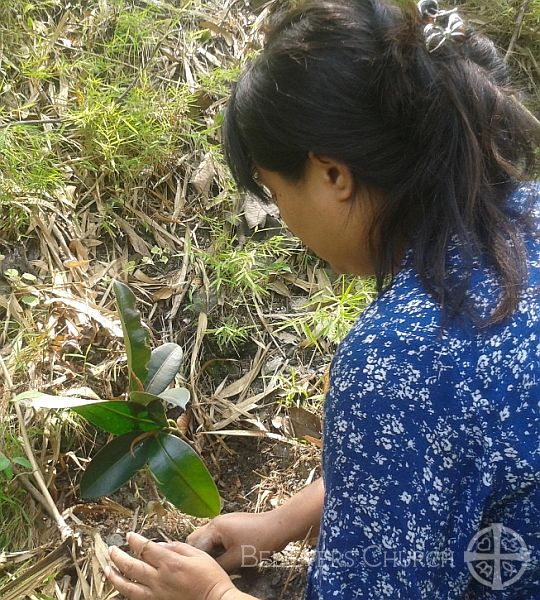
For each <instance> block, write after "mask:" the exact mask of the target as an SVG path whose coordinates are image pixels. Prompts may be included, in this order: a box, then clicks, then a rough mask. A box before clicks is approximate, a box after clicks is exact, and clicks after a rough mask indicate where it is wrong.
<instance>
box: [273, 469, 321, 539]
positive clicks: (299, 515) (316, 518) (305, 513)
mask: <svg viewBox="0 0 540 600" xmlns="http://www.w3.org/2000/svg"><path fill="white" fill-rule="evenodd" d="M323 502H324V484H323V479H322V477H320V478H319V479H316V480H315V481H314V482H313V483H310V484H309V485H307V486H306V487H305V488H303V489H302V490H300V491H299V492H298V493H297V494H295V495H294V496H292V497H291V498H289V499H288V500H287V501H286V502H284V503H283V504H282V505H281V506H278V507H277V508H275V509H274V510H273V511H271V514H272V513H273V516H274V522H275V527H276V528H277V529H278V530H282V531H283V533H284V534H285V537H286V543H285V545H286V544H287V543H288V542H292V541H296V540H303V539H305V537H306V536H307V535H309V537H310V538H313V537H317V536H318V535H319V527H320V521H321V514H322V511H323Z"/></svg>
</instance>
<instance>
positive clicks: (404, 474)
mask: <svg viewBox="0 0 540 600" xmlns="http://www.w3.org/2000/svg"><path fill="white" fill-rule="evenodd" d="M451 345H452V346H453V349H452V350H450V345H449V344H448V340H445V339H444V338H438V337H437V336H435V335H432V336H428V337H425V336H422V335H419V334H415V333H413V332H411V331H409V332H408V333H406V334H405V333H400V332H399V331H395V332H393V333H390V334H381V333H380V332H371V333H370V332H366V331H360V332H359V333H357V334H356V335H353V336H349V338H348V339H347V340H346V342H345V343H344V344H342V347H340V349H339V351H338V354H337V355H336V357H335V360H334V363H333V366H332V370H331V383H330V390H329V393H328V395H327V398H326V400H325V413H324V445H323V475H324V482H325V503H324V510H323V517H322V522H321V534H320V538H319V546H318V548H317V552H316V557H315V562H316V564H315V565H314V567H313V573H312V578H313V579H314V584H316V587H317V588H318V593H319V596H318V597H319V598H320V599H321V600H323V599H324V600H329V599H330V598H340V599H347V600H349V599H350V600H368V599H377V600H379V599H381V598H393V599H395V598H407V600H416V599H421V598H422V599H423V598H429V600H436V599H439V598H440V599H441V600H442V599H443V598H444V600H451V599H454V598H455V599H457V598H464V597H465V596H464V592H465V590H466V588H467V583H468V581H469V580H470V572H469V569H468V567H467V564H466V563H465V561H464V552H465V550H466V549H467V544H468V542H469V541H470V539H471V538H472V537H473V536H474V534H475V533H476V532H477V531H478V526H479V524H480V521H481V518H482V507H483V506H484V504H485V500H486V497H487V496H488V494H489V492H490V480H489V469H490V465H489V458H488V454H489V451H488V446H489V440H487V439H486V433H485V432H486V427H485V426H484V424H483V421H482V417H481V416H480V415H481V414H482V410H481V409H482V403H481V402H480V404H478V402H477V401H475V392H474V378H471V377H470V376H469V375H468V373H469V372H470V369H468V366H469V363H468V362H467V356H468V352H469V348H468V346H467V342H466V341H463V342H460V341H459V340H458V341H456V340H455V339H454V340H452V344H451ZM476 400H479V399H478V398H476ZM478 406H480V410H478ZM315 580H316V581H315Z"/></svg>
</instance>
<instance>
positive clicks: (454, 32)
mask: <svg viewBox="0 0 540 600" xmlns="http://www.w3.org/2000/svg"><path fill="white" fill-rule="evenodd" d="M418 10H419V11H420V14H421V15H422V19H423V21H424V23H426V25H425V27H424V37H425V38H426V48H427V50H428V52H430V53H431V52H435V51H436V50H438V49H439V48H440V47H441V46H442V45H443V44H445V43H446V42H448V41H452V42H457V41H463V40H464V39H465V23H464V22H463V19H462V18H461V17H460V16H459V15H458V13H457V10H458V9H457V8H453V9H452V10H439V3H438V2H437V0H420V2H418Z"/></svg>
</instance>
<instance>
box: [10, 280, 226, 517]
mask: <svg viewBox="0 0 540 600" xmlns="http://www.w3.org/2000/svg"><path fill="white" fill-rule="evenodd" d="M113 287H114V293H115V296H116V302H117V305H118V312H119V314H120V320H121V323H122V329H123V332H124V342H125V346H126V354H127V364H128V371H129V385H128V388H129V389H128V391H127V393H126V397H127V399H125V400H118V399H115V400H88V399H83V398H73V397H65V396H50V395H48V394H43V393H41V392H38V391H28V392H24V393H22V394H19V395H18V396H16V397H15V398H14V401H15V402H25V403H29V404H30V405H31V406H33V407H34V408H49V409H66V408H68V409H70V410H72V411H74V412H76V413H77V414H79V415H81V416H82V417H83V418H84V419H86V420H87V421H89V422H90V423H92V424H93V425H95V426H97V427H99V428H101V429H103V430H104V431H106V432H108V433H110V434H113V435H114V436H115V437H114V438H113V439H112V440H111V441H110V442H108V443H107V444H106V445H105V446H103V448H101V450H99V452H98V453H97V454H96V455H95V456H94V457H93V459H92V460H91V462H90V463H89V464H88V466H87V467H86V470H85V472H84V473H83V475H82V478H81V482H80V492H81V497H82V498H83V499H95V498H99V497H101V496H108V495H110V494H112V493H113V492H115V491H116V490H118V489H119V488H120V487H121V486H122V485H124V484H125V483H127V482H128V481H129V480H130V479H131V478H132V477H133V476H134V475H135V474H136V473H137V471H139V470H140V469H142V468H144V467H148V468H149V470H150V473H151V474H152V476H153V478H154V479H155V481H156V484H157V487H158V489H159V490H160V491H161V492H162V493H163V495H164V496H165V498H166V499H167V500H168V501H169V502H171V503H172V504H173V505H174V506H176V507H177V508H178V509H180V510H181V511H182V512H185V513H187V514H189V515H193V516H196V517H213V516H216V515H218V514H219V513H220V511H221V499H220V497H219V493H218V490H217V487H216V484H215V483H214V480H213V479H212V477H211V475H210V473H209V472H208V469H207V468H206V466H205V464H204V462H203V461H202V459H201V457H200V456H199V455H198V454H197V453H196V452H195V451H194V450H193V449H192V448H191V446H190V445H189V444H187V443H186V442H185V441H184V440H182V439H180V437H178V436H177V435H175V433H174V430H173V429H172V428H171V427H170V426H169V421H168V419H167V415H166V412H165V405H164V403H165V402H168V403H170V404H173V405H175V406H177V407H180V408H181V409H182V410H185V409H186V407H187V405H188V403H189V399H190V394H189V391H188V390H187V389H185V388H172V389H168V388H169V385H170V384H171V383H172V382H173V380H174V378H175V377H176V374H177V373H178V370H179V368H180V365H181V362H182V357H183V351H182V348H181V347H180V346H179V345H178V344H172V343H168V344H164V345H162V346H159V347H157V348H155V349H154V350H151V349H150V344H149V332H148V328H147V327H146V326H145V325H144V324H143V323H142V322H141V316H140V313H139V311H138V310H137V308H136V305H135V296H134V295H133V293H132V292H131V290H130V289H129V287H128V286H127V285H125V284H123V283H121V282H119V281H115V282H114V285H113Z"/></svg>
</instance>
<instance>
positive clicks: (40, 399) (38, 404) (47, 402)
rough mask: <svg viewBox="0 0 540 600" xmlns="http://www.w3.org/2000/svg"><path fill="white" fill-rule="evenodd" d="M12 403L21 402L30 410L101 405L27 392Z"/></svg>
mask: <svg viewBox="0 0 540 600" xmlns="http://www.w3.org/2000/svg"><path fill="white" fill-rule="evenodd" d="M13 402H23V403H24V404H27V405H29V406H32V408H74V407H76V406H86V405H91V404H101V402H103V400H88V399H86V398H74V397H71V396H51V395H50V394H43V393H42V392H37V391H29V392H23V393H22V394H18V395H17V396H15V398H13Z"/></svg>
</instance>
